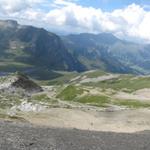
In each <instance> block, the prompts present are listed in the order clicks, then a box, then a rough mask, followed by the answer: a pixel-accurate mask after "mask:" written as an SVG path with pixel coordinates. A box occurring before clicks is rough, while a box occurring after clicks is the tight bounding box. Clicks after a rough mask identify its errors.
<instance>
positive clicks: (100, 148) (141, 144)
mask: <svg viewBox="0 0 150 150" xmlns="http://www.w3.org/2000/svg"><path fill="white" fill-rule="evenodd" d="M149 139H150V132H149V131H144V132H139V133H133V134H126V133H111V132H91V131H81V130H77V129H60V128H59V129H54V128H46V127H37V126H33V125H31V124H28V123H18V122H10V121H0V149H1V150H149V149H150V140H149Z"/></svg>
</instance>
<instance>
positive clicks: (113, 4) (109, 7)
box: [77, 0, 150, 11]
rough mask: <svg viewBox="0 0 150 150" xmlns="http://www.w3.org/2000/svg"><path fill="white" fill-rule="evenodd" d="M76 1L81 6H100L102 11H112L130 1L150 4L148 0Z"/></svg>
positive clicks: (126, 4) (130, 2) (142, 4)
mask: <svg viewBox="0 0 150 150" xmlns="http://www.w3.org/2000/svg"><path fill="white" fill-rule="evenodd" d="M77 3H78V4H80V5H82V6H87V7H89V6H91V7H94V8H101V9H102V10H104V11H113V10H114V9H120V8H123V7H126V6H128V5H130V4H132V3H135V4H139V5H141V6H144V5H150V0H78V1H77Z"/></svg>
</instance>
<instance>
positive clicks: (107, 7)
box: [0, 0, 150, 42]
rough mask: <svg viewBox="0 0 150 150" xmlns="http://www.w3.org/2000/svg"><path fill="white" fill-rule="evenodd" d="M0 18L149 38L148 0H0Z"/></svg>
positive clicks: (72, 30)
mask: <svg viewBox="0 0 150 150" xmlns="http://www.w3.org/2000/svg"><path fill="white" fill-rule="evenodd" d="M0 19H15V20H17V21H18V22H19V23H21V24H30V25H34V26H38V27H44V28H46V29H47V30H49V31H52V32H56V33H59V34H70V33H83V32H89V33H101V32H110V33H113V34H114V35H116V36H118V37H119V38H122V39H126V40H132V41H138V42H150V1H149V0H0Z"/></svg>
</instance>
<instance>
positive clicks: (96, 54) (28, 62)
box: [0, 20, 150, 79]
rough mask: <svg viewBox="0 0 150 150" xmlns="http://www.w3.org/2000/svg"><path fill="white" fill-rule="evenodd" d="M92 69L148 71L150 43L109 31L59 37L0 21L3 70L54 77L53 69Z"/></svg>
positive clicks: (117, 71) (36, 76) (1, 68)
mask: <svg viewBox="0 0 150 150" xmlns="http://www.w3.org/2000/svg"><path fill="white" fill-rule="evenodd" d="M93 69H101V70H104V71H108V72H116V73H135V74H149V73H150V45H144V44H143V45H142V44H141V45H140V44H136V43H131V42H127V41H122V40H120V39H118V38H116V37H115V36H113V35H112V34H109V33H101V34H97V35H95V34H88V33H82V34H79V35H67V36H62V37H60V36H58V35H56V34H54V33H51V32H48V31H46V30H45V29H42V28H36V27H32V26H22V25H19V24H18V23H17V22H16V21H12V20H6V21H4V20H1V21H0V71H1V72H2V73H5V72H15V71H23V72H25V73H27V74H28V75H30V76H33V77H35V78H40V79H47V78H50V77H53V76H52V70H61V71H78V72H81V71H86V70H93ZM56 75H57V74H55V75H54V76H56Z"/></svg>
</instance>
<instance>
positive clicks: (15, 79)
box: [0, 73, 43, 93]
mask: <svg viewBox="0 0 150 150" xmlns="http://www.w3.org/2000/svg"><path fill="white" fill-rule="evenodd" d="M0 90H3V91H6V92H13V93H15V92H16V93H17V92H18V91H22V92H24V93H38V92H42V91H43V89H42V88H41V87H40V86H39V85H38V84H36V83H35V82H34V81H32V80H31V79H30V78H29V77H27V76H26V75H24V74H21V73H16V74H14V75H10V76H8V77H4V78H2V79H1V84H0Z"/></svg>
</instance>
